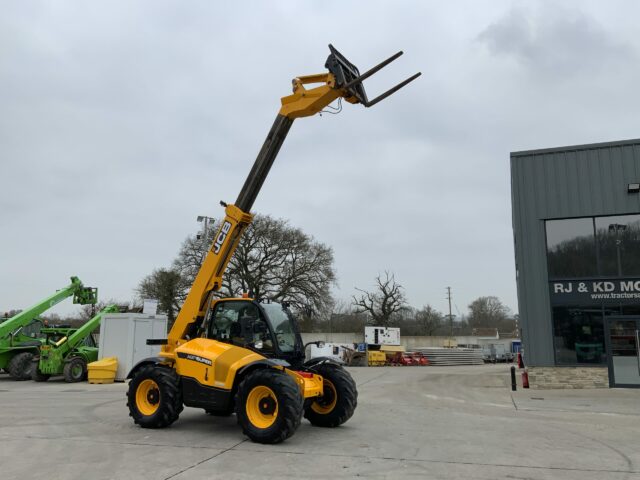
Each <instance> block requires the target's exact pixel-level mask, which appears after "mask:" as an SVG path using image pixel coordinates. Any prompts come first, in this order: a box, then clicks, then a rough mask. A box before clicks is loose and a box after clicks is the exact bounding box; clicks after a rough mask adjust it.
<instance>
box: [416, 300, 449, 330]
mask: <svg viewBox="0 0 640 480" xmlns="http://www.w3.org/2000/svg"><path fill="white" fill-rule="evenodd" d="M415 318H416V323H417V325H418V329H419V331H420V335H428V336H431V335H435V333H436V332H437V331H438V329H439V328H440V327H442V322H443V318H444V317H443V315H442V314H441V313H440V312H438V311H437V310H436V309H435V308H433V307H432V306H431V305H426V306H424V307H422V309H420V310H418V311H417V312H416V317H415Z"/></svg>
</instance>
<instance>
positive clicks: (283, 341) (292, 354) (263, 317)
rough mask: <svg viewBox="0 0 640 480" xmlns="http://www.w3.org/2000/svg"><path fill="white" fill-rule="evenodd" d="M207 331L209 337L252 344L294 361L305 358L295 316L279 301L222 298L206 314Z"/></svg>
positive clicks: (264, 352)
mask: <svg viewBox="0 0 640 480" xmlns="http://www.w3.org/2000/svg"><path fill="white" fill-rule="evenodd" d="M204 333H205V336H206V338H210V339H212V340H217V341H219V342H225V343H230V344H232V345H237V346H239V347H243V348H248V349H249V350H253V351H254V352H257V353H259V354H261V355H264V356H265V357H271V358H278V359H282V360H285V361H287V362H288V363H289V364H291V365H296V364H300V363H302V362H303V361H304V350H303V346H302V339H301V337H300V333H299V332H298V329H297V323H296V321H295V318H294V317H293V315H292V313H291V311H290V310H289V309H288V308H287V307H286V306H284V305H282V304H279V303H266V302H257V301H255V300H250V299H244V298H239V299H224V300H218V301H216V302H215V303H214V304H213V306H212V308H211V309H210V310H209V312H208V314H207V316H206V320H205V328H204Z"/></svg>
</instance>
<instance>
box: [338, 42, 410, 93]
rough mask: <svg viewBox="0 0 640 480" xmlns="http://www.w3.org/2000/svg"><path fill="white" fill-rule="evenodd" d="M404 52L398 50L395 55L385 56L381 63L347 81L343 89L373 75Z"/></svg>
mask: <svg viewBox="0 0 640 480" xmlns="http://www.w3.org/2000/svg"><path fill="white" fill-rule="evenodd" d="M403 53H404V52H402V50H401V51H399V52H398V53H396V54H395V55H392V56H391V57H389V58H387V59H386V60H385V61H383V62H382V63H379V64H378V65H376V66H375V67H373V68H371V69H370V70H367V71H366V72H364V73H363V74H362V75H360V76H359V77H357V78H354V79H353V80H351V81H350V82H349V83H347V84H346V85H345V86H344V87H342V88H344V89H347V88H349V87H351V86H353V85H355V84H356V83H360V82H362V81H363V80H366V79H367V78H369V77H370V76H371V75H373V74H374V73H376V72H378V71H379V70H380V69H382V68H384V67H386V66H387V65H389V64H390V63H391V62H393V61H394V60H395V59H396V58H398V57H400V56H401V55H402V54H403Z"/></svg>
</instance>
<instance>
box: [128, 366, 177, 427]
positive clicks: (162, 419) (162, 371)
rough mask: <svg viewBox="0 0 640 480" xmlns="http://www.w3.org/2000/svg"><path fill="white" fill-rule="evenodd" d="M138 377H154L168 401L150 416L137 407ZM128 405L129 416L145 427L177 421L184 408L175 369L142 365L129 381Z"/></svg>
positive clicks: (160, 425)
mask: <svg viewBox="0 0 640 480" xmlns="http://www.w3.org/2000/svg"><path fill="white" fill-rule="evenodd" d="M138 378H143V379H144V378H152V379H153V380H155V382H156V383H157V384H158V387H160V388H161V395H164V396H165V397H166V401H163V402H161V404H160V406H159V407H158V411H157V412H156V413H155V414H153V415H151V416H149V417H146V416H144V415H142V414H141V413H140V412H139V411H138V409H137V407H136V389H137V385H138V383H139V382H137V379H138ZM127 407H129V416H130V417H132V418H133V422H134V423H135V424H136V425H140V426H141V427H143V428H165V427H168V426H169V425H171V424H172V423H173V422H175V421H176V420H177V419H178V417H179V416H180V412H182V409H183V408H184V406H183V405H182V396H181V392H180V380H179V378H178V375H177V373H176V372H175V370H173V369H170V368H166V367H159V366H157V365H145V366H143V367H141V368H140V369H139V370H138V371H137V372H136V373H135V374H134V376H133V378H132V379H131V381H130V382H129V390H128V391H127Z"/></svg>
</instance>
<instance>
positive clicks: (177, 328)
mask: <svg viewBox="0 0 640 480" xmlns="http://www.w3.org/2000/svg"><path fill="white" fill-rule="evenodd" d="M329 49H330V51H331V54H330V55H329V57H328V58H327V61H326V63H325V67H326V68H327V70H328V72H327V73H321V74H316V75H306V76H301V77H296V78H294V79H293V94H291V95H289V96H286V97H283V98H282V99H281V103H282V107H281V108H280V111H279V112H278V115H277V117H276V120H275V122H274V123H273V126H272V127H271V130H270V131H269V134H268V135H267V138H266V140H265V142H264V144H263V146H262V148H261V149H260V152H259V153H258V157H257V158H256V161H255V163H254V164H253V167H252V168H251V171H250V172H249V175H248V176H247V179H246V181H245V182H244V185H243V186H242V190H240V194H239V195H238V198H237V199H236V202H235V204H233V205H231V204H229V205H227V204H225V203H223V202H221V203H222V205H223V206H224V207H225V213H226V216H225V219H224V220H223V221H222V222H221V224H220V227H219V229H218V231H217V233H216V236H215V237H214V241H213V244H212V245H211V249H210V250H209V252H208V253H207V256H206V257H205V260H204V262H203V263H202V266H201V267H200V271H199V272H198V275H197V276H196V279H195V280H194V282H193V285H192V286H191V290H190V291H189V294H188V295H187V299H186V300H185V302H184V305H183V306H182V309H181V310H180V313H179V314H178V317H177V318H176V321H175V323H174V325H173V327H172V329H171V331H170V332H169V337H168V342H167V345H165V346H164V347H163V353H162V355H164V356H165V357H171V356H172V355H173V349H174V348H175V347H176V346H177V345H179V343H180V341H181V340H182V339H185V338H188V337H192V336H193V335H194V334H195V333H196V330H197V327H198V326H199V325H200V323H201V322H202V318H203V316H204V314H205V312H206V308H207V301H208V299H209V295H210V293H211V292H212V291H215V290H218V289H220V287H221V285H222V275H223V274H224V271H225V269H226V268H227V264H228V263H229V260H230V259H231V257H232V256H233V253H234V252H235V250H236V248H237V246H238V243H239V242H240V238H241V236H242V233H243V232H244V230H245V229H246V228H247V227H248V226H249V224H250V223H251V221H252V219H253V215H252V214H251V213H250V210H251V207H252V206H253V203H254V201H255V199H256V197H257V196H258V193H259V192H260V189H261V187H262V184H263V183H264V181H265V179H266V178H267V175H268V173H269V170H270V169H271V166H272V165H273V162H274V160H275V158H276V156H277V155H278V152H279V151H280V147H281V146H282V143H283V142H284V140H285V138H286V136H287V133H288V132H289V129H290V128H291V125H292V124H293V121H294V120H295V119H296V118H302V117H308V116H311V115H315V114H316V113H319V112H321V111H322V110H323V109H324V108H325V107H327V106H328V105H330V104H331V103H332V102H334V101H335V100H337V99H339V98H344V99H345V100H346V101H347V102H349V103H354V104H355V103H360V104H362V105H364V106H365V107H371V106H373V105H375V104H376V103H378V102H380V101H381V100H384V99H385V98H387V97H388V96H390V95H392V94H393V93H395V92H397V91H398V90H399V89H401V88H402V87H404V86H405V85H407V84H408V83H409V82H412V81H413V80H415V79H416V78H418V77H419V76H420V73H416V74H415V75H413V76H411V77H409V78H407V79H406V80H404V81H403V82H401V83H399V84H398V85H396V86H395V87H393V88H391V89H389V90H387V91H386V92H384V93H383V94H381V95H379V96H377V97H376V98H374V99H373V100H371V101H369V100H368V98H367V95H366V92H365V89H364V85H363V83H362V82H363V81H364V80H366V79H367V78H369V77H370V76H371V75H373V74H374V73H376V72H378V71H379V70H380V69H382V68H383V67H385V66H387V65H388V64H389V63H391V62H392V61H394V60H396V59H397V58H398V57H400V56H401V55H402V52H398V53H396V54H395V55H393V56H391V57H389V58H388V59H387V60H385V61H383V62H381V63H380V64H378V65H376V66H375V67H373V68H371V69H370V70H368V71H367V72H365V73H364V74H362V75H360V71H359V70H358V69H357V68H356V66H355V65H353V64H352V63H350V62H349V61H348V60H347V59H346V58H345V57H344V56H343V55H342V54H341V53H340V52H338V50H336V49H335V48H334V47H333V46H332V45H329ZM309 84H320V85H319V86H317V87H314V88H310V89H307V88H305V85H309Z"/></svg>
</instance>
